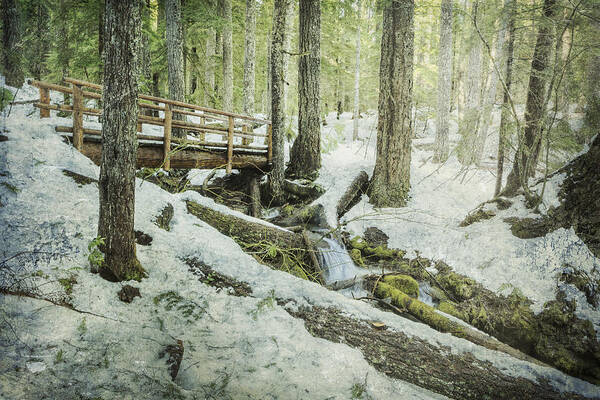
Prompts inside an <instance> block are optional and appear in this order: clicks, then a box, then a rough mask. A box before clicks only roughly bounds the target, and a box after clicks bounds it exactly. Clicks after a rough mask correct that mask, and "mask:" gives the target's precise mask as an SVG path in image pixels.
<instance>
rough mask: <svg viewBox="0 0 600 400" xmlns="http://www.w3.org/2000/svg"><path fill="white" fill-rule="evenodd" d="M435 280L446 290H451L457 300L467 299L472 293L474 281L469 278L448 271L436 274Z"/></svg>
mask: <svg viewBox="0 0 600 400" xmlns="http://www.w3.org/2000/svg"><path fill="white" fill-rule="evenodd" d="M437 280H438V282H439V283H440V284H441V285H442V286H443V287H444V288H445V289H446V290H449V291H450V292H452V294H454V295H455V296H456V297H457V298H458V300H467V299H470V298H471V297H473V295H474V289H475V285H476V283H475V281H474V280H473V279H471V278H467V277H465V276H461V275H458V274H456V273H454V272H448V273H445V274H438V277H437Z"/></svg>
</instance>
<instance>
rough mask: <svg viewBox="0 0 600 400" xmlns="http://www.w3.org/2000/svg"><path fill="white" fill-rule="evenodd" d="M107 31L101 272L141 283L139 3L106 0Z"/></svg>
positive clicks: (132, 0)
mask: <svg viewBox="0 0 600 400" xmlns="http://www.w3.org/2000/svg"><path fill="white" fill-rule="evenodd" d="M104 32H105V34H106V38H107V41H106V46H105V49H104V91H103V92H102V102H103V104H104V109H103V111H102V116H103V118H102V119H103V121H104V123H103V124H102V160H101V163H100V180H99V185H98V186H99V194H100V218H99V220H98V236H100V237H102V238H104V245H103V246H102V251H103V252H104V265H103V268H105V269H107V270H108V271H110V272H112V274H113V275H114V276H115V277H116V278H117V279H118V280H129V279H138V280H139V279H141V278H142V277H143V275H144V270H143V268H142V266H141V265H140V263H139V261H138V260H137V258H136V253H135V235H134V233H133V226H134V224H133V222H134V215H135V162H136V152H137V138H136V125H137V113H138V104H137V96H138V73H139V60H138V53H139V47H140V39H141V37H140V36H141V3H140V2H139V1H135V0H131V1H123V0H106V13H105V31H104Z"/></svg>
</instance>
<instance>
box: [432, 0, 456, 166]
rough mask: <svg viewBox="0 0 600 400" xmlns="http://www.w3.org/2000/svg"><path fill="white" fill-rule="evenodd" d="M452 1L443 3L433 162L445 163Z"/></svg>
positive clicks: (448, 114) (449, 98) (445, 0)
mask: <svg viewBox="0 0 600 400" xmlns="http://www.w3.org/2000/svg"><path fill="white" fill-rule="evenodd" d="M452 22H453V21H452V0H443V1H442V12H441V15H440V45H439V54H438V88H437V117H436V132H435V150H434V154H433V162H436V163H443V162H446V160H447V159H448V154H449V152H450V149H449V144H448V122H449V120H450V107H451V102H452Z"/></svg>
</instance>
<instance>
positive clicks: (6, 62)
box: [2, 0, 24, 87]
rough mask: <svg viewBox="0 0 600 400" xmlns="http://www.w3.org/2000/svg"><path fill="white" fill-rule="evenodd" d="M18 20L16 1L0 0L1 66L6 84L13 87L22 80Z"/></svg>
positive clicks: (19, 85) (20, 83)
mask: <svg viewBox="0 0 600 400" xmlns="http://www.w3.org/2000/svg"><path fill="white" fill-rule="evenodd" d="M19 21H20V16H19V8H18V2H17V1H16V0H2V68H3V73H4V76H5V77H6V84H8V85H10V86H14V87H21V86H22V85H23V80H24V76H23V66H22V64H21V30H20V24H19Z"/></svg>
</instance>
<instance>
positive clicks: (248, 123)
mask: <svg viewBox="0 0 600 400" xmlns="http://www.w3.org/2000/svg"><path fill="white" fill-rule="evenodd" d="M64 81H65V82H67V83H69V84H71V87H68V86H61V85H56V84H52V83H48V82H42V81H36V80H32V81H29V84H30V85H32V86H35V87H37V88H39V91H40V101H39V102H38V103H36V104H35V107H37V108H39V109H40V118H47V117H50V111H51V110H54V111H63V112H71V113H72V116H73V126H72V127H69V126H57V127H56V130H57V132H67V133H71V132H72V133H73V146H74V147H75V148H76V149H77V150H81V149H82V147H83V137H84V135H94V136H100V135H101V134H102V133H101V131H100V130H98V129H89V128H84V126H83V115H92V116H98V117H100V116H101V115H102V110H101V109H99V108H89V107H86V106H85V104H84V103H85V101H84V100H85V99H94V100H101V99H102V86H101V85H98V84H95V83H90V82H86V81H82V80H78V79H72V78H65V80H64ZM50 91H57V92H61V93H65V94H68V95H71V96H72V105H66V104H51V103H50ZM138 99H139V102H138V104H139V108H140V113H139V114H138V118H137V124H138V132H140V133H138V135H137V138H138V140H149V141H159V142H162V143H163V152H164V162H163V168H164V169H166V170H168V169H169V168H170V160H169V158H170V155H171V146H172V144H176V145H189V146H199V147H203V148H207V149H214V150H219V149H220V150H224V149H226V151H227V163H226V165H225V168H226V172H227V173H230V172H231V169H232V159H233V153H234V151H235V150H238V149H239V150H244V151H251V152H252V153H256V154H264V156H265V157H266V159H267V162H268V163H270V162H271V159H272V156H273V151H272V128H271V121H268V120H263V119H260V118H254V117H251V116H247V115H241V114H235V113H231V112H227V111H221V110H216V109H213V108H208V107H202V106H198V105H195V104H190V103H184V102H181V101H176V100H171V99H165V98H160V97H154V96H148V95H144V94H140V95H139V96H138ZM144 111H145V112H144ZM158 112H162V113H163V116H162V117H160V116H159V115H158ZM148 114H153V115H148ZM175 114H179V115H180V117H179V118H178V117H175V118H174V115H175ZM187 117H197V118H198V119H199V123H196V122H191V121H187V120H186V119H187ZM144 124H149V125H156V126H162V127H163V136H151V135H143V134H141V132H142V126H143V125H144ZM263 125H266V132H265V133H258V132H254V128H256V127H258V126H263ZM174 128H175V129H182V130H184V131H185V132H186V135H185V138H180V137H173V135H172V134H173V129H174ZM188 133H192V134H193V135H196V137H197V140H196V139H188V138H187V134H188ZM207 133H209V134H218V135H220V136H217V138H220V140H214V137H213V141H207V140H206V134H207ZM236 137H239V138H241V139H242V140H241V143H235V140H234V139H235V138H236ZM256 138H264V141H265V144H264V145H260V144H254V143H253V142H254V140H255V139H256Z"/></svg>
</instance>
